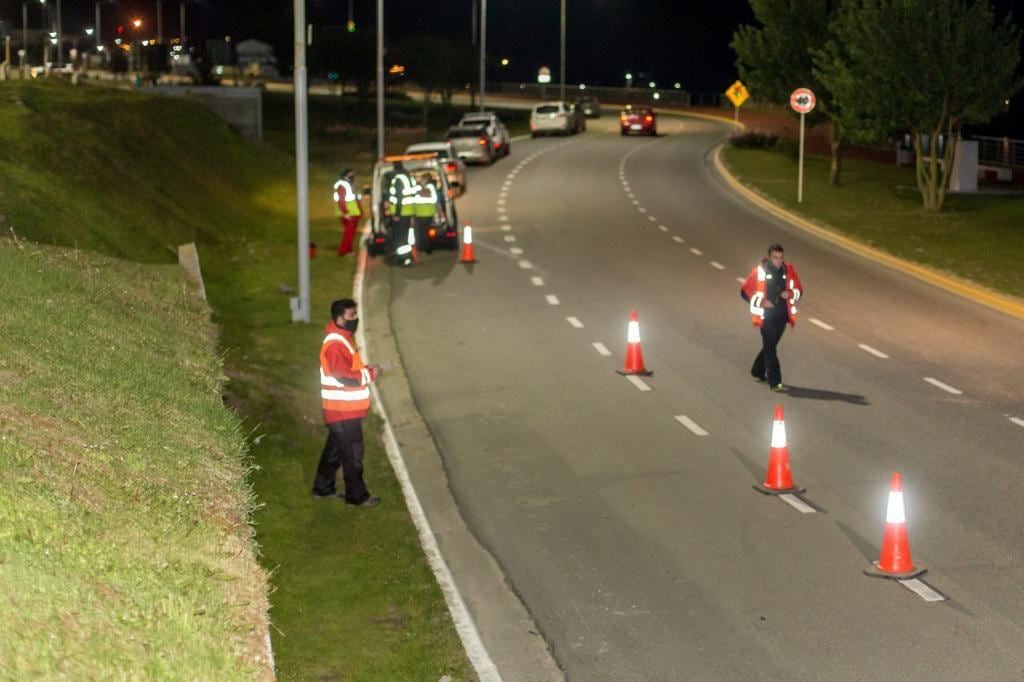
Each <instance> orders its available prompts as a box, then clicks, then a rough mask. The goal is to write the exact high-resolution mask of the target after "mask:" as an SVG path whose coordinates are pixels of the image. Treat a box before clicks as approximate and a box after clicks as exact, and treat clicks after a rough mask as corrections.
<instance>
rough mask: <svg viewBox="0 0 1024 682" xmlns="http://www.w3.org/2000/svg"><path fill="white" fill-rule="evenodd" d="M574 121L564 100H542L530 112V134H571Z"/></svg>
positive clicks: (574, 129) (535, 135)
mask: <svg viewBox="0 0 1024 682" xmlns="http://www.w3.org/2000/svg"><path fill="white" fill-rule="evenodd" d="M574 132H576V121H575V117H574V115H573V112H572V111H571V110H570V109H569V105H567V104H566V103H565V102H542V103H540V104H538V105H536V106H535V107H534V108H533V110H532V111H531V112H530V135H531V136H532V137H537V136H538V135H551V134H559V135H572V134H573V133H574Z"/></svg>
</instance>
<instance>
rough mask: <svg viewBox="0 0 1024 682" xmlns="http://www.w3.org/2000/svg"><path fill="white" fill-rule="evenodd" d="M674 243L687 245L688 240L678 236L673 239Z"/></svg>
mask: <svg viewBox="0 0 1024 682" xmlns="http://www.w3.org/2000/svg"><path fill="white" fill-rule="evenodd" d="M672 241H674V242H679V243H680V244H685V243H686V240H685V239H683V238H682V237H680V236H678V235H676V236H674V237H672Z"/></svg>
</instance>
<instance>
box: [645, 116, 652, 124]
mask: <svg viewBox="0 0 1024 682" xmlns="http://www.w3.org/2000/svg"><path fill="white" fill-rule="evenodd" d="M644 120H645V121H647V122H648V123H654V117H653V116H644Z"/></svg>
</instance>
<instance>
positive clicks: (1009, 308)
mask: <svg viewBox="0 0 1024 682" xmlns="http://www.w3.org/2000/svg"><path fill="white" fill-rule="evenodd" d="M730 123H731V121H730ZM723 145H724V143H719V144H718V146H716V147H715V150H714V153H713V155H712V158H713V161H714V165H715V170H716V172H717V173H718V174H719V175H720V176H721V177H722V179H723V180H725V182H726V184H727V185H729V187H730V188H731V189H732V190H733V191H735V192H736V193H737V194H739V195H740V196H742V197H743V198H744V199H746V200H747V201H749V202H750V203H752V204H754V205H755V206H757V207H758V208H760V209H762V210H763V211H766V212H767V213H769V214H771V215H773V216H775V217H776V218H780V219H782V220H785V221H786V222H788V223H789V224H790V225H793V226H794V227H797V228H799V229H801V230H803V231H804V232H808V233H810V234H813V235H814V236H816V237H818V238H820V239H824V240H825V241H827V242H830V243H832V244H835V245H836V246H839V247H840V248H842V249H845V250H846V251H849V252H850V253H855V254H857V255H859V256H863V257H864V258H869V259H871V260H872V261H874V262H876V263H881V264H883V265H885V266H887V267H889V268H892V269H893V270H897V271H899V272H902V273H903V274H905V275H909V276H911V277H913V278H915V279H917V280H920V281H922V282H927V283H928V284H931V285H933V286H936V287H939V288H940V289H943V290H944V291H948V292H949V293H951V294H956V295H957V296H960V297H962V298H966V299H968V300H970V301H973V302H974V303H978V304H980V305H983V306H985V307H987V308H991V309H992V310H996V311H999V312H1001V313H1004V314H1006V315H1009V316H1011V317H1015V318H1017V319H1021V320H1024V300H1021V299H1018V298H1016V297H1013V296H1010V295H1008V294H1003V293H999V292H997V291H992V290H991V289H986V288H985V287H982V286H981V285H978V284H975V283H974V282H970V281H968V280H964V279H960V278H958V277H955V276H953V275H948V274H945V273H942V272H939V271H938V270H934V269H932V268H929V267H927V266H924V265H919V264H917V263H912V262H910V261H908V260H904V259H902V258H899V257H898V256H894V255H892V254H890V253H888V252H885V251H882V250H881V249H876V248H874V247H872V246H868V245H866V244H863V243H861V242H859V241H856V240H854V239H851V238H849V237H844V236H842V235H840V234H838V233H837V232H834V231H833V230H830V229H827V228H824V227H822V226H820V225H816V224H815V223H813V222H811V221H810V220H807V219H806V218H802V217H800V216H798V215H796V214H795V213H792V212H790V211H788V210H787V209H785V208H782V207H781V206H779V205H778V204H775V203H773V202H772V201H770V200H768V199H766V198H764V197H763V196H761V195H760V194H758V193H757V192H755V191H754V190H753V189H751V188H749V187H747V186H746V185H744V184H743V183H742V182H740V180H739V179H738V178H737V177H736V176H735V175H733V174H732V172H731V171H729V169H728V168H726V166H725V163H723V162H722V147H723Z"/></svg>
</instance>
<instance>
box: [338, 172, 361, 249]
mask: <svg viewBox="0 0 1024 682" xmlns="http://www.w3.org/2000/svg"><path fill="white" fill-rule="evenodd" d="M355 182H356V176H355V173H353V172H352V171H351V170H349V169H348V168H346V169H345V170H343V171H341V173H340V174H339V175H338V180H337V182H335V183H334V214H335V215H336V216H338V217H339V218H341V228H342V234H341V242H340V243H339V244H338V255H339V256H344V255H346V254H349V253H352V242H353V241H355V238H356V230H357V229H358V228H359V217H360V216H362V215H363V208H362V206H360V204H359V195H358V194H356V191H355V186H354V185H355Z"/></svg>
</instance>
